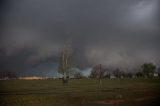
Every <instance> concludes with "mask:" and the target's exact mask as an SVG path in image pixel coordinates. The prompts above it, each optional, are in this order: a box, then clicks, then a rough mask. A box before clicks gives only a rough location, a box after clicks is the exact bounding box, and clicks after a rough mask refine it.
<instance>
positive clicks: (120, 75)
mask: <svg viewBox="0 0 160 106" xmlns="http://www.w3.org/2000/svg"><path fill="white" fill-rule="evenodd" d="M113 74H114V76H116V77H117V78H121V77H122V75H123V72H122V71H120V69H119V68H117V69H115V70H114V71H113Z"/></svg>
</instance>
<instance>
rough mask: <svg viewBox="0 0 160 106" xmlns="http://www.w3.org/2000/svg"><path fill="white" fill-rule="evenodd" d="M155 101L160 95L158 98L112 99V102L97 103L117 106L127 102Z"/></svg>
mask: <svg viewBox="0 0 160 106" xmlns="http://www.w3.org/2000/svg"><path fill="white" fill-rule="evenodd" d="M154 99H160V95H157V96H145V97H139V98H135V99H110V100H101V101H97V102H96V103H98V104H104V105H117V104H121V103H127V102H131V101H133V102H139V101H145V100H154Z"/></svg>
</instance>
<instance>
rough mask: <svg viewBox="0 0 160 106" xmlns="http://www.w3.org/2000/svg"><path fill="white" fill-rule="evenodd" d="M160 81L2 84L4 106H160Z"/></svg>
mask: <svg viewBox="0 0 160 106" xmlns="http://www.w3.org/2000/svg"><path fill="white" fill-rule="evenodd" d="M159 100H160V79H158V78H157V79H145V78H139V79H104V80H103V81H102V84H101V85H99V83H98V81H97V80H94V79H80V80H70V81H69V83H68V84H67V85H63V84H62V81H61V80H6V81H2V80H1V81H0V106H158V105H159V106H160V102H159Z"/></svg>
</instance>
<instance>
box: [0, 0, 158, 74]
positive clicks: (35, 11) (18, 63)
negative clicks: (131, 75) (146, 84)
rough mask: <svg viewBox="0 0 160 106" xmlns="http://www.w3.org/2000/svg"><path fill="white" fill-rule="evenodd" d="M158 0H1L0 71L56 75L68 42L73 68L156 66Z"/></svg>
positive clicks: (128, 68) (126, 68)
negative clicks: (151, 64) (60, 58)
mask: <svg viewBox="0 0 160 106" xmlns="http://www.w3.org/2000/svg"><path fill="white" fill-rule="evenodd" d="M159 29H160V1H159V0H1V2H0V71H1V72H2V71H12V72H15V73H17V74H18V75H39V76H52V75H53V76H55V75H57V67H58V61H59V55H60V51H61V50H62V48H63V46H64V45H65V43H66V42H67V41H69V42H70V45H71V47H72V50H73V61H74V62H73V63H74V65H73V66H74V67H75V68H78V69H80V70H82V71H83V73H85V71H86V73H88V71H89V70H91V67H93V66H94V65H96V64H103V65H105V66H106V67H109V68H120V69H123V70H125V71H129V70H132V71H134V69H136V68H139V67H140V65H141V64H143V63H145V62H152V63H154V64H155V65H157V66H159V65H160V56H159V54H160V46H159V45H160V30H159Z"/></svg>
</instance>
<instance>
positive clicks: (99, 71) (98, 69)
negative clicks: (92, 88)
mask: <svg viewBox="0 0 160 106" xmlns="http://www.w3.org/2000/svg"><path fill="white" fill-rule="evenodd" d="M105 72H106V70H105V69H104V68H102V65H101V64H99V65H96V66H95V67H93V69H92V71H91V74H90V77H91V78H97V79H98V80H99V83H100V84H101V79H102V78H104V76H105V75H104V74H105Z"/></svg>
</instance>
